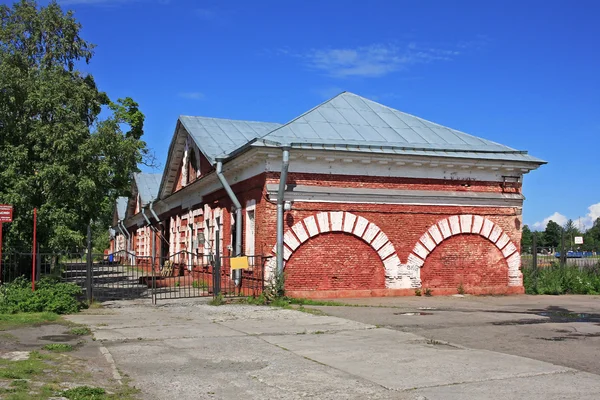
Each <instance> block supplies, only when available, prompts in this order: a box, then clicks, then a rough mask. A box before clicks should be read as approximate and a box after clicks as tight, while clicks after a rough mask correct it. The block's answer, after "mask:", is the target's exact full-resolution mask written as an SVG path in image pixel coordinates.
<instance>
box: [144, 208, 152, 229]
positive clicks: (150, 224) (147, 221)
mask: <svg viewBox="0 0 600 400" xmlns="http://www.w3.org/2000/svg"><path fill="white" fill-rule="evenodd" d="M142 215H143V216H144V219H145V220H146V223H147V224H148V226H149V227H150V229H152V222H150V220H149V219H148V217H147V216H146V212H145V211H144V209H143V208H142Z"/></svg>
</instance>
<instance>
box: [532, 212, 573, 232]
mask: <svg viewBox="0 0 600 400" xmlns="http://www.w3.org/2000/svg"><path fill="white" fill-rule="evenodd" d="M568 220H569V218H567V217H565V216H564V215H562V214H561V213H559V212H558V211H557V212H555V213H554V214H552V215H551V216H549V217H546V218H544V220H543V221H541V222H536V223H535V224H533V225H532V227H533V228H534V229H536V230H540V231H543V230H544V229H546V225H548V222H550V221H554V222H556V223H557V224H559V225H560V226H563V225H564V224H566V223H567V221H568Z"/></svg>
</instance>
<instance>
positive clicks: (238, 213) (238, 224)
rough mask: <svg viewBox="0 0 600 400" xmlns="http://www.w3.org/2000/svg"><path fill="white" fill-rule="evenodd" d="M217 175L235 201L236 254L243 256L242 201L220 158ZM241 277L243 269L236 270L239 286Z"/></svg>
mask: <svg viewBox="0 0 600 400" xmlns="http://www.w3.org/2000/svg"><path fill="white" fill-rule="evenodd" d="M217 177H218V178H219V181H221V185H222V186H223V188H224V189H225V191H226V192H227V195H228V196H229V198H230V199H231V202H232V203H233V206H234V207H235V255H236V256H241V255H242V205H241V204H240V201H239V200H238V198H237V197H236V196H235V193H233V190H232V189H231V186H229V183H228V182H227V179H225V176H224V175H223V162H222V161H219V160H217ZM251 255H253V254H251ZM241 277H242V273H241V271H240V270H236V271H235V273H234V282H235V284H236V285H237V286H239V285H240V283H241Z"/></svg>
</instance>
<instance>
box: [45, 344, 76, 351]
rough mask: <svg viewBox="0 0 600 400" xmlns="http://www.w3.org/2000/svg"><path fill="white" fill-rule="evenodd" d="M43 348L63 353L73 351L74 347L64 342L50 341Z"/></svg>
mask: <svg viewBox="0 0 600 400" xmlns="http://www.w3.org/2000/svg"><path fill="white" fill-rule="evenodd" d="M43 349H44V350H48V351H53V352H55V353H64V352H66V351H73V350H74V347H73V346H71V345H70V344H66V343H51V344H47V345H45V346H44V347H43Z"/></svg>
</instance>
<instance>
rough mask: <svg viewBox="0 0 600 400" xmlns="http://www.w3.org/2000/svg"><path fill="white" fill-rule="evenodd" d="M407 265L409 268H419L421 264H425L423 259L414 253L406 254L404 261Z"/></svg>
mask: <svg viewBox="0 0 600 400" xmlns="http://www.w3.org/2000/svg"><path fill="white" fill-rule="evenodd" d="M406 264H407V267H408V268H409V269H410V268H411V267H413V268H415V267H416V268H421V267H422V266H423V264H425V261H423V260H421V259H420V258H419V257H417V256H415V255H414V254H412V253H411V254H410V255H409V256H408V260H407V261H406Z"/></svg>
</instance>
